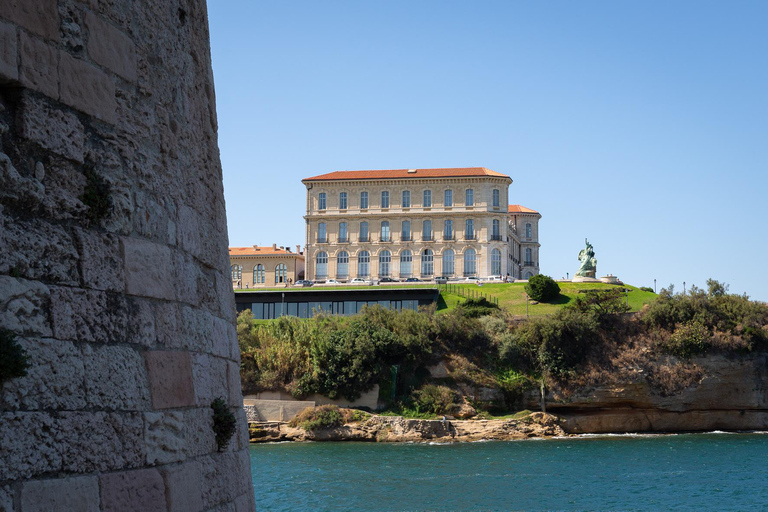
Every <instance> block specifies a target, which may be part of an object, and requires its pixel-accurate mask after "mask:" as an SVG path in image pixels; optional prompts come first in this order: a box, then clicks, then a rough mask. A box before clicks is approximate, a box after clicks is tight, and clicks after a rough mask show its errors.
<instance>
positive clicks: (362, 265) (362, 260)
mask: <svg viewBox="0 0 768 512" xmlns="http://www.w3.org/2000/svg"><path fill="white" fill-rule="evenodd" d="M370 267H371V253H369V252H368V251H362V252H360V254H358V255H357V275H358V277H368V276H369V275H371V269H370Z"/></svg>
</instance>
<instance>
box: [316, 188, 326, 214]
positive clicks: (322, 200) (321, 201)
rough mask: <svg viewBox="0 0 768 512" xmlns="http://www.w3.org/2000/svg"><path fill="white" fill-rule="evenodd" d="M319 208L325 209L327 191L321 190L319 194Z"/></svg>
mask: <svg viewBox="0 0 768 512" xmlns="http://www.w3.org/2000/svg"><path fill="white" fill-rule="evenodd" d="M317 209H318V210H325V192H320V193H319V194H318V195H317Z"/></svg>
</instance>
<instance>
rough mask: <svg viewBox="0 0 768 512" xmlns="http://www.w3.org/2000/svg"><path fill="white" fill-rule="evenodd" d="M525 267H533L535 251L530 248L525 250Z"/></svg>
mask: <svg viewBox="0 0 768 512" xmlns="http://www.w3.org/2000/svg"><path fill="white" fill-rule="evenodd" d="M525 266H527V267H532V266H533V250H532V249H531V248H530V247H527V248H526V249H525Z"/></svg>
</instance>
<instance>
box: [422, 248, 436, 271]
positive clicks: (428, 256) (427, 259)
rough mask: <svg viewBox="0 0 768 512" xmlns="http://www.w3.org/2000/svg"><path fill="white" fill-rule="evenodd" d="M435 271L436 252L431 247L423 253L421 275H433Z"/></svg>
mask: <svg viewBox="0 0 768 512" xmlns="http://www.w3.org/2000/svg"><path fill="white" fill-rule="evenodd" d="M434 272H435V264H434V254H433V253H432V251H431V250H430V249H424V252H423V253H421V275H423V276H431V275H432V274H434Z"/></svg>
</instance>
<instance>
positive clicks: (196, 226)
mask: <svg viewBox="0 0 768 512" xmlns="http://www.w3.org/2000/svg"><path fill="white" fill-rule="evenodd" d="M200 224H201V221H200V214H199V213H197V212H196V211H195V210H193V209H192V208H190V207H189V206H186V205H181V206H179V219H178V221H177V222H176V238H177V240H178V241H179V245H180V246H181V248H182V249H184V250H185V251H187V252H189V253H190V254H192V255H193V256H195V257H199V255H200V254H201V253H202V244H201V240H200V234H201V233H200Z"/></svg>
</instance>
